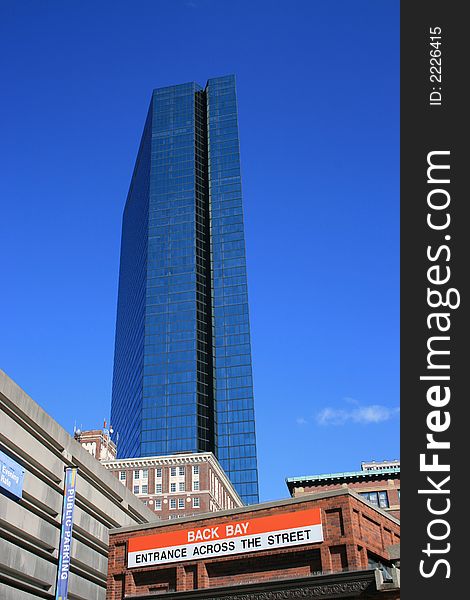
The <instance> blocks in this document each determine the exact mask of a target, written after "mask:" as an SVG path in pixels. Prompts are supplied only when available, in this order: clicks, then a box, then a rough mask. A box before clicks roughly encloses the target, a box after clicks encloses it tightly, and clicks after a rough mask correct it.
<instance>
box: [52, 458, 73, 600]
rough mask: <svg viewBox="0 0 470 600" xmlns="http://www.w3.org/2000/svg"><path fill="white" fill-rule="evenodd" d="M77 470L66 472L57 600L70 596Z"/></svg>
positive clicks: (63, 599) (67, 470) (70, 468)
mask: <svg viewBox="0 0 470 600" xmlns="http://www.w3.org/2000/svg"><path fill="white" fill-rule="evenodd" d="M77 470H78V469H77V468H76V467H67V468H66V470H65V484H64V503H63V507H62V526H61V530H60V546H59V565H58V568H57V585H56V592H55V598H56V600H67V594H68V587H69V575H70V551H71V547H72V527H73V510H74V508H75V484H76V481H77Z"/></svg>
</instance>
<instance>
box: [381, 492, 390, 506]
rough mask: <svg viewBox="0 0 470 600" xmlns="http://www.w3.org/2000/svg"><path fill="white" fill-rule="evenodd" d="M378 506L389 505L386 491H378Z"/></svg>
mask: <svg viewBox="0 0 470 600" xmlns="http://www.w3.org/2000/svg"><path fill="white" fill-rule="evenodd" d="M379 506H380V508H388V507H389V503H388V494H387V492H379Z"/></svg>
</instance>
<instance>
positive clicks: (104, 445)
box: [73, 423, 117, 461]
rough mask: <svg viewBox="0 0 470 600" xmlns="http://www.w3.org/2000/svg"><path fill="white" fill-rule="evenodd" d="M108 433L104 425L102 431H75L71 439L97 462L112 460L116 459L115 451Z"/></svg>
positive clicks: (114, 445)
mask: <svg viewBox="0 0 470 600" xmlns="http://www.w3.org/2000/svg"><path fill="white" fill-rule="evenodd" d="M110 433H111V432H110V431H109V429H106V423H105V424H104V427H103V429H89V430H88V431H82V430H81V429H75V431H74V434H73V437H74V439H75V440H76V441H77V442H78V443H79V444H81V445H82V446H83V448H85V450H86V451H87V452H89V453H90V454H91V455H92V456H93V457H94V458H96V459H97V460H99V461H103V460H113V459H114V458H116V450H117V449H116V444H115V443H114V442H113V440H112V439H111V436H110Z"/></svg>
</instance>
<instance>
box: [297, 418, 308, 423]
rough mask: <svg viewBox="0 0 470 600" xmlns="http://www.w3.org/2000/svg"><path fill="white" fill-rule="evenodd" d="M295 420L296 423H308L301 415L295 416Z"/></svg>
mask: <svg viewBox="0 0 470 600" xmlns="http://www.w3.org/2000/svg"><path fill="white" fill-rule="evenodd" d="M295 422H296V423H297V425H307V423H308V421H307V419H304V418H303V417H297V419H296V420H295Z"/></svg>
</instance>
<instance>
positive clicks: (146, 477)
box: [142, 469, 149, 479]
mask: <svg viewBox="0 0 470 600" xmlns="http://www.w3.org/2000/svg"><path fill="white" fill-rule="evenodd" d="M148 478H149V470H148V469H144V470H143V471H142V479H148Z"/></svg>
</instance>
